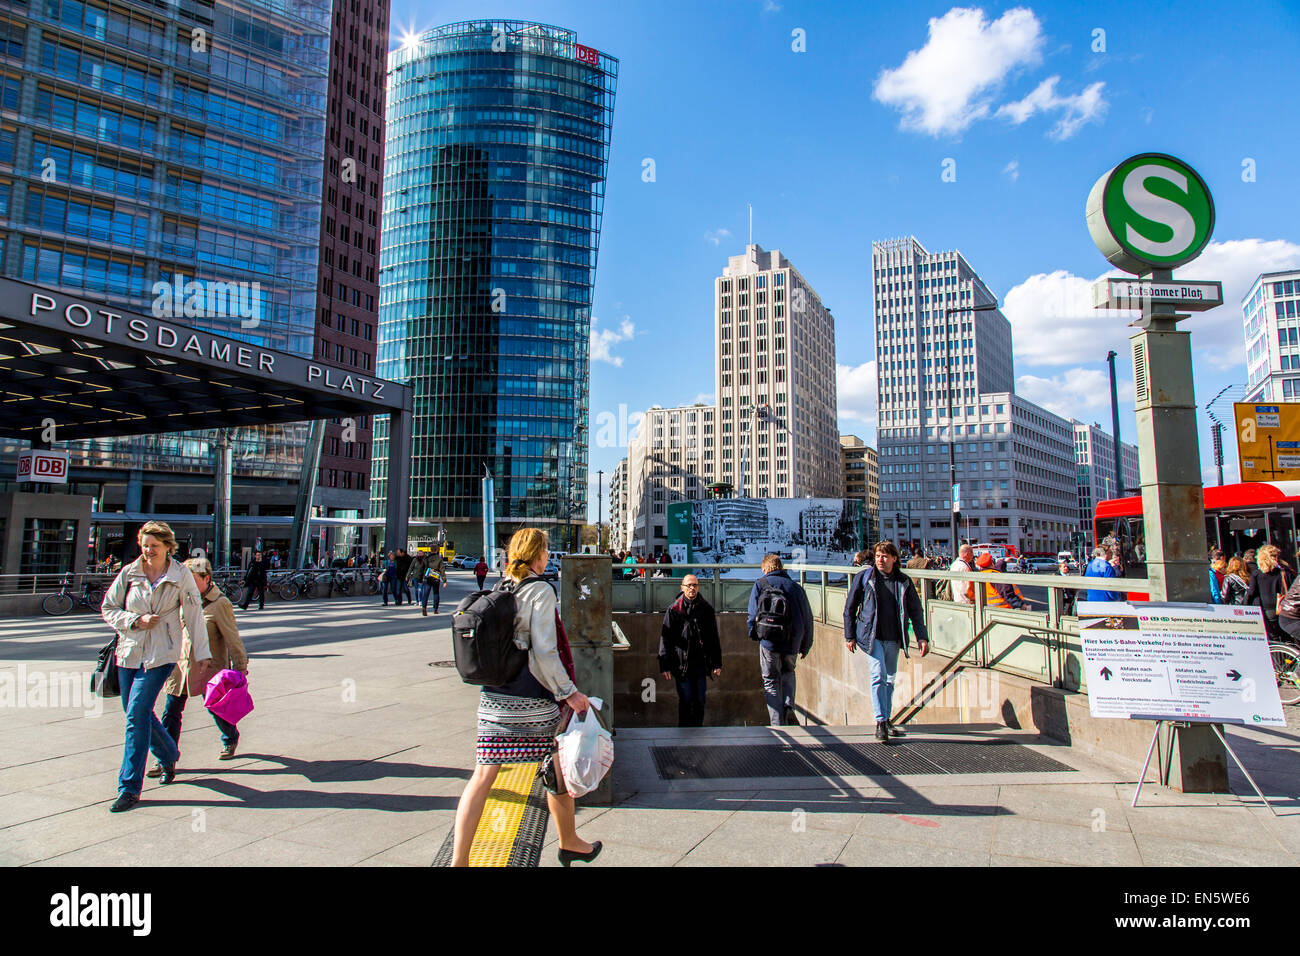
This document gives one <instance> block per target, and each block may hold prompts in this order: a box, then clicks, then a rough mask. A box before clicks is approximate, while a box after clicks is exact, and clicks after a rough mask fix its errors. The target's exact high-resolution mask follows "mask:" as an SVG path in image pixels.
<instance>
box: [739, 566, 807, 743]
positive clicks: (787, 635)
mask: <svg viewBox="0 0 1300 956" xmlns="http://www.w3.org/2000/svg"><path fill="white" fill-rule="evenodd" d="M749 636H750V639H751V640H755V641H758V642H759V643H758V659H759V663H760V665H761V667H762V672H763V697H764V699H765V700H766V701H767V722H768V724H769V725H770V726H772V727H776V726H779V725H781V724H798V721H797V720H795V716H794V668H795V664H796V663H798V658H799V657H807V656H808V652H809V651H811V650H812V644H813V617H812V608H811V607H810V606H809V604H808V595H807V594H805V593H804V590H803V588H801V587H800V586H799V584H798V583H797V582H795V581H794V580H792V579H791V578H790V575H788V574H786V572H785V569H784V567H783V566H782V564H781V557H780V555H777V554H767V555H764V556H763V576H762V577H761V578H759V579H758V580H757V581H755V582H754V590H753V591H752V592H750V595H749Z"/></svg>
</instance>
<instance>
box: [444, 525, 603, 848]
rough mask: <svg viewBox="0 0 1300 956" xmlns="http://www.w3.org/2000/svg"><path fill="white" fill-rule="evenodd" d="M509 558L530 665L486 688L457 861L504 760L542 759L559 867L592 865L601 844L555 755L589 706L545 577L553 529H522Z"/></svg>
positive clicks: (460, 811)
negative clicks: (577, 814)
mask: <svg viewBox="0 0 1300 956" xmlns="http://www.w3.org/2000/svg"><path fill="white" fill-rule="evenodd" d="M507 555H508V557H507V564H506V578H507V579H508V583H507V584H506V585H505V586H506V587H507V588H510V589H511V590H513V591H514V594H515V606H516V611H515V645H516V646H517V647H520V648H524V647H527V648H528V663H527V665H526V666H525V667H524V668H523V670H521V671H520V672H519V675H518V676H517V677H516V678H515V679H514V680H512V681H511V682H510V683H509V684H507V685H505V686H501V687H486V686H485V687H484V688H483V692H482V694H481V695H480V697H479V706H478V740H477V746H476V754H475V762H476V766H475V768H474V774H473V776H471V777H470V779H469V782H468V783H466V784H465V790H464V792H463V793H462V794H461V797H460V803H459V804H458V805H457V807H456V823H455V829H454V838H453V839H454V842H453V849H452V864H451V865H452V866H469V854H470V849H471V848H472V846H473V842H474V832H475V830H477V829H478V824H479V819H480V818H481V817H482V816H483V807H484V805H485V804H486V803H487V798H488V792H489V791H490V790H491V789H492V784H493V782H494V781H495V780H496V778H497V773H498V772H499V771H500V770H501V765H502V764H507V763H510V764H516V763H541V765H542V769H541V770H539V771H538V772H539V773H540V774H541V775H542V777H543V781H544V782H545V784H546V791H547V792H546V803H547V806H548V807H549V809H550V811H551V818H552V819H553V820H554V821H555V828H556V830H557V832H558V833H559V837H560V840H559V842H560V852H559V857H560V864H561V865H562V866H568V865H569V864H570V863H572V862H573V861H574V860H581V861H583V862H586V863H589V862H591V861H592V860H594V859H595V858H596V856H597V855H598V854H599V853H600V849H601V844H600V842H599V841H597V842H595V843H588V842H587V841H585V840H583V839H581V838H580V837H579V836H578V831H577V824H576V821H575V819H574V809H573V797H571V796H569V794H568V792H567V791H566V790H565V787H564V781H563V779H562V778H561V776H560V768H559V766H558V765H557V764H556V763H555V762H554V759H553V754H554V752H555V736H556V734H557V733H559V732H560V730H561V729H562V728H563V727H564V725H565V724H566V723H567V721H568V718H569V715H570V714H573V713H576V714H582V713H586V712H587V709H588V707H589V704H588V701H587V696H586V695H585V694H583V693H582V691H580V690H578V688H577V686H576V685H575V684H574V670H573V655H572V654H571V653H570V652H569V642H568V639H567V638H566V637H565V635H564V628H563V626H562V625H561V623H560V617H559V605H558V601H557V600H556V596H555V590H554V589H553V588H552V587H551V584H550V582H548V581H546V580H544V579H543V578H542V577H541V575H542V574H543V572H545V571H546V562H547V560H548V559H549V558H550V551H549V550H548V541H547V538H546V532H545V531H542V530H541V529H540V528H523V529H521V530H519V531H516V532H515V534H514V536H513V537H512V538H511V539H510V546H509V549H508V552H507ZM560 702H563V706H560ZM587 719H588V720H593V719H595V718H594V715H589V716H588V717H587Z"/></svg>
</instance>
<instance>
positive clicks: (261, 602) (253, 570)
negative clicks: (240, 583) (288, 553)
mask: <svg viewBox="0 0 1300 956" xmlns="http://www.w3.org/2000/svg"><path fill="white" fill-rule="evenodd" d="M269 567H270V564H269V562H267V561H266V559H265V558H263V557H262V552H261V551H255V552H253V560H252V561H251V562H250V563H249V565H248V571H247V572H245V574H244V588H245V590H244V600H243V601H241V602H240V603H239V609H240V610H241V611H247V610H248V605H249V604H250V603H251V602H252V600H253V591H257V609H258V610H259V611H264V610H266V575H267V571H268V569H269Z"/></svg>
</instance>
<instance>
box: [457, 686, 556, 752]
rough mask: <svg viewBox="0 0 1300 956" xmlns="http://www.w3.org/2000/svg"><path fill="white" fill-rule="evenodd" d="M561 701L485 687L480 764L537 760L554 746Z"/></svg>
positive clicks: (481, 703)
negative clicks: (517, 694) (489, 690)
mask: <svg viewBox="0 0 1300 956" xmlns="http://www.w3.org/2000/svg"><path fill="white" fill-rule="evenodd" d="M559 726H560V708H559V705H558V704H556V703H555V702H554V701H551V700H542V699H541V698H538V697H514V696H511V695H509V694H492V693H489V692H488V691H486V690H485V691H483V692H482V693H481V694H480V695H479V701H478V743H477V746H476V748H475V762H476V763H480V764H505V763H538V762H540V761H541V760H542V759H544V758H545V757H546V755H547V754H549V753H550V752H551V751H553V750H554V749H555V735H556V733H557V732H558V731H559Z"/></svg>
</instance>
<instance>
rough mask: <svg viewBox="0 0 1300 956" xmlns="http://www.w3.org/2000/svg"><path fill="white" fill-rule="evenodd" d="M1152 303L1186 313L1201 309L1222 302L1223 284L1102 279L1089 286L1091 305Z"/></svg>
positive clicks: (1110, 306)
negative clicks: (1158, 303)
mask: <svg viewBox="0 0 1300 956" xmlns="http://www.w3.org/2000/svg"><path fill="white" fill-rule="evenodd" d="M1155 302H1168V303H1171V304H1172V305H1176V306H1177V307H1178V308H1180V309H1186V310H1187V311H1189V312H1204V311H1206V310H1207V309H1213V308H1216V307H1218V306H1220V305H1223V283H1222V282H1180V281H1176V280H1171V281H1169V282H1149V281H1138V280H1136V279H1104V280H1102V281H1100V282H1098V283H1096V284H1095V285H1094V286H1093V287H1092V304H1093V307H1094V308H1098V309H1141V308H1142V306H1143V305H1145V304H1147V303H1155Z"/></svg>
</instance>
